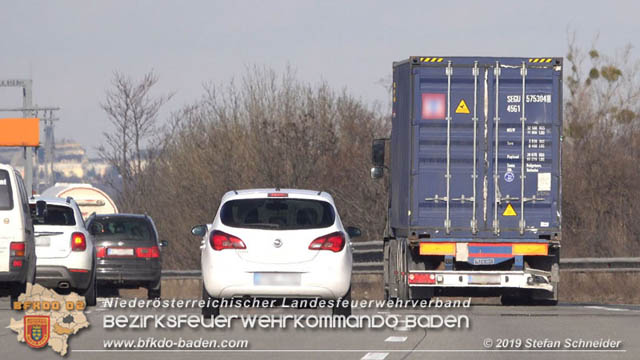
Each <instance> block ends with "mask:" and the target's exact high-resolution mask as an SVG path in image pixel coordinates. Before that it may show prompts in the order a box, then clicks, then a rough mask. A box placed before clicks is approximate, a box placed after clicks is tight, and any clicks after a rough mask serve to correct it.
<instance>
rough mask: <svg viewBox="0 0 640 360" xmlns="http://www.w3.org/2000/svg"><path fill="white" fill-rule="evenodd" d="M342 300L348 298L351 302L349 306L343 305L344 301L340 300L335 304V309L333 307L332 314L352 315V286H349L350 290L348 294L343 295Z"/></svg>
mask: <svg viewBox="0 0 640 360" xmlns="http://www.w3.org/2000/svg"><path fill="white" fill-rule="evenodd" d="M342 300H346V301H347V302H349V304H348V305H347V306H342V301H340V303H339V304H335V306H334V307H333V309H331V311H332V315H335V316H340V315H343V316H349V315H351V286H349V290H347V293H346V295H344V296H343V297H342Z"/></svg>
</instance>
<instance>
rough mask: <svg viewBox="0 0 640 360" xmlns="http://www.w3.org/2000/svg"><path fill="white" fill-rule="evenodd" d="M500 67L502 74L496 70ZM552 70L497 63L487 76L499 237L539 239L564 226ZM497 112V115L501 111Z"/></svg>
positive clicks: (493, 218) (493, 215) (492, 196)
mask: <svg viewBox="0 0 640 360" xmlns="http://www.w3.org/2000/svg"><path fill="white" fill-rule="evenodd" d="M496 69H498V70H496ZM554 71H555V70H554V69H553V67H552V66H534V65H528V64H526V63H523V64H522V65H521V66H513V65H509V66H504V65H501V64H500V63H499V62H497V63H496V64H494V66H493V68H492V69H491V71H490V73H489V74H488V77H489V78H490V81H489V91H488V95H489V107H490V111H489V113H490V114H491V115H490V118H489V119H488V120H489V122H490V124H491V126H490V133H489V134H488V138H489V139H490V144H489V149H490V159H489V161H490V169H489V170H490V172H491V173H490V174H488V175H489V176H488V178H489V179H490V184H489V194H488V200H489V202H490V203H489V204H488V208H489V209H491V211H490V212H489V214H488V215H489V218H490V230H491V231H492V232H493V233H494V235H501V236H518V235H519V236H522V235H528V237H537V235H538V234H539V233H541V232H542V233H543V232H545V231H548V230H549V229H552V228H558V227H559V215H557V214H558V211H557V210H558V204H557V196H558V193H557V192H558V189H559V178H558V174H559V168H560V167H559V160H560V159H559V155H557V156H554V154H559V148H558V147H559V145H560V144H559V133H560V121H554V120H559V114H558V111H559V105H558V104H561V102H562V99H559V98H557V96H558V93H557V92H554V89H558V88H559V84H558V76H554ZM496 109H497V111H496Z"/></svg>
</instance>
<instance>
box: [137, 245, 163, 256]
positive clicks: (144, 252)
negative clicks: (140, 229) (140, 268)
mask: <svg viewBox="0 0 640 360" xmlns="http://www.w3.org/2000/svg"><path fill="white" fill-rule="evenodd" d="M136 257H139V258H159V257H160V249H158V247H157V246H155V245H154V246H152V247H139V248H136Z"/></svg>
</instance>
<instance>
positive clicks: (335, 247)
mask: <svg viewBox="0 0 640 360" xmlns="http://www.w3.org/2000/svg"><path fill="white" fill-rule="evenodd" d="M344 243H345V240H344V234H343V233H341V232H335V233H331V234H329V235H325V236H321V237H319V238H317V239H315V240H313V241H312V242H311V244H309V250H331V251H333V252H339V251H342V249H344Z"/></svg>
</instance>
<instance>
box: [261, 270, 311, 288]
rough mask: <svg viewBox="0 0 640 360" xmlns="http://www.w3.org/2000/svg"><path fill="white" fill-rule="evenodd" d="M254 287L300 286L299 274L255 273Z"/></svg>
mask: <svg viewBox="0 0 640 360" xmlns="http://www.w3.org/2000/svg"><path fill="white" fill-rule="evenodd" d="M253 284H254V285H270V286H299V285H300V274H299V273H253Z"/></svg>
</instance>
